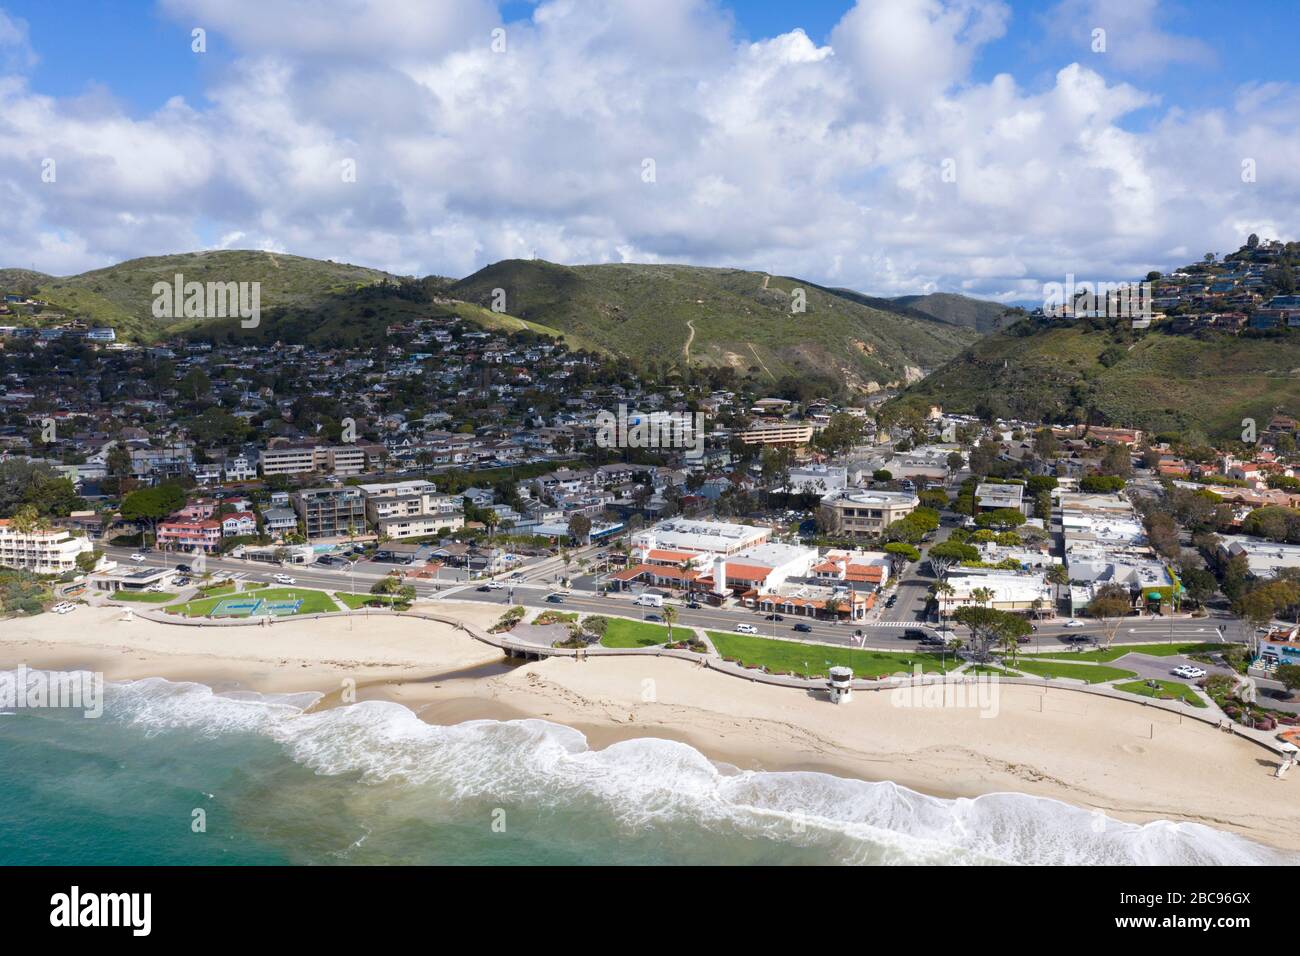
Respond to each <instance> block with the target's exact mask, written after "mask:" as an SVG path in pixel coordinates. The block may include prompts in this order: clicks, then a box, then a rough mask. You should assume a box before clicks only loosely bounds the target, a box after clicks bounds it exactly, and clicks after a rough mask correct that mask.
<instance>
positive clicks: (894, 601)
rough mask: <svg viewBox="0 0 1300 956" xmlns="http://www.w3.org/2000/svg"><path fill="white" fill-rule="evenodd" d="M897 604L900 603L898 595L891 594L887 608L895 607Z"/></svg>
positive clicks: (886, 602) (886, 604)
mask: <svg viewBox="0 0 1300 956" xmlns="http://www.w3.org/2000/svg"><path fill="white" fill-rule="evenodd" d="M897 603H898V595H897V594H891V595H889V597H888V598H887V599H886V601H885V607H893V606H894V605H895V604H897Z"/></svg>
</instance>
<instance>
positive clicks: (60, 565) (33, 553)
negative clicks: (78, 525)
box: [0, 518, 94, 574]
mask: <svg viewBox="0 0 1300 956" xmlns="http://www.w3.org/2000/svg"><path fill="white" fill-rule="evenodd" d="M93 550H94V546H93V545H91V543H90V540H89V539H88V538H84V537H78V536H77V535H74V534H73V533H72V532H71V531H69V530H68V529H67V528H46V529H43V530H37V531H18V530H17V529H15V528H14V527H13V522H12V521H11V520H9V519H7V518H0V565H3V566H4V567H6V568H18V569H20V570H23V571H32V572H34V573H36V574H63V573H64V572H65V571H75V570H77V555H79V554H82V553H84V552H87V551H93Z"/></svg>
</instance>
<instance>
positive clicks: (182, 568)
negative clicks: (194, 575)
mask: <svg viewBox="0 0 1300 956" xmlns="http://www.w3.org/2000/svg"><path fill="white" fill-rule="evenodd" d="M176 570H177V571H183V572H185V573H186V574H189V573H190V571H192V570H193V568H191V567H190V566H189V565H188V564H178V565H176Z"/></svg>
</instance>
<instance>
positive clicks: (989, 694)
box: [890, 664, 1000, 717]
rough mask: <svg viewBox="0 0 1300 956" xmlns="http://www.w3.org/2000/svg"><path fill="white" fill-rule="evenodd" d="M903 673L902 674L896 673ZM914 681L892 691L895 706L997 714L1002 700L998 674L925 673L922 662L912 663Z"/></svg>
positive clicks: (993, 715)
mask: <svg viewBox="0 0 1300 956" xmlns="http://www.w3.org/2000/svg"><path fill="white" fill-rule="evenodd" d="M895 676H899V675H895ZM901 676H902V677H903V678H904V679H907V678H908V677H909V676H910V682H909V683H907V684H905V685H902V686H899V687H895V688H894V689H893V691H891V692H890V703H891V704H893V705H894V706H895V707H908V708H915V709H917V710H945V709H946V710H954V709H957V710H978V711H979V714H980V717H996V716H997V715H998V712H999V710H1000V707H999V702H998V694H999V692H998V683H999V682H998V677H997V675H996V674H981V675H978V676H976V677H958V678H956V679H950V678H948V677H947V676H938V677H932V676H930V675H927V674H925V673H923V672H922V669H921V665H920V664H914V665H912V674H911V675H907V674H903V675H901Z"/></svg>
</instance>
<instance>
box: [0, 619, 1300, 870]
mask: <svg viewBox="0 0 1300 956" xmlns="http://www.w3.org/2000/svg"><path fill="white" fill-rule="evenodd" d="M437 612H438V613H440V614H444V615H449V616H455V617H458V618H460V619H462V620H465V621H467V622H469V623H473V624H477V625H478V626H480V627H485V626H487V625H489V624H490V623H492V622H493V621H494V620H495V619H496V617H497V616H498V613H499V612H498V610H497V609H494V608H488V607H484V606H480V605H474V604H469V603H465V604H453V603H443V604H439V605H438V606H437ZM123 616H124V615H123V612H122V610H121V609H119V608H89V607H81V608H78V610H77V611H76V612H74V613H72V614H68V615H64V616H59V615H54V614H46V615H41V616H39V617H35V618H28V619H22V620H14V621H4V622H3V623H0V668H5V669H8V668H12V667H15V666H17V665H19V664H26V665H28V666H30V667H43V668H50V669H71V668H86V669H90V670H96V671H102V672H103V673H104V675H105V677H106V678H107V679H108V680H115V681H120V680H133V679H140V678H144V677H164V678H167V679H169V680H177V681H179V680H189V681H198V682H201V683H204V684H208V685H209V686H211V687H213V688H214V689H216V690H218V691H230V690H235V689H244V690H255V691H260V692H263V693H285V692H299V691H317V692H320V693H321V694H324V695H326V696H325V697H324V699H323V700H322V702H321V703H320V704H319V705H318V706H329V705H331V704H334V703H337V702H339V699H340V694H341V691H342V689H343V688H345V687H347V686H349V685H355V687H356V688H357V696H358V698H360V699H367V698H382V699H387V700H393V701H397V702H401V703H403V704H405V705H407V706H410V707H411V708H412V709H414V710H415V711H416V712H417V713H418V714H419V715H420V716H421V717H422V718H423V719H425V720H427V721H430V722H433V723H439V724H451V723H458V722H460V721H464V720H469V719H478V718H495V719H503V720H507V719H514V718H519V717H541V718H545V719H547V720H552V721H555V722H557V723H563V724H567V725H569V726H571V727H575V728H577V729H579V730H581V731H582V732H584V733H585V734H586V735H587V737H588V740H589V741H590V744H591V746H592V747H593V748H602V747H605V746H608V745H609V744H610V743H613V742H615V741H617V740H621V739H626V738H632V737H645V736H655V737H665V738H670V739H675V740H680V741H684V742H687V743H690V744H691V745H693V746H695V747H696V748H697V749H699V750H700V751H702V752H703V753H705V754H706V755H708V756H709V757H711V758H713V759H714V760H718V761H723V762H726V763H730V764H734V765H736V766H739V767H742V768H746V769H765V770H794V769H800V770H820V771H824V772H828V773H833V774H837V775H840V776H847V777H857V778H861V779H866V780H892V781H894V782H896V783H899V784H902V785H904V786H907V787H910V788H912V789H915V790H919V791H922V792H924V793H929V794H933V795H937V796H948V797H953V796H957V797H971V796H976V795H979V794H984V793H994V792H1003V791H1015V792H1022V793H1028V794H1032V795H1035V796H1042V797H1051V798H1055V799H1059V800H1063V801H1065V802H1068V803H1071V804H1074V805H1076V806H1081V807H1085V808H1088V809H1097V810H1101V811H1103V812H1105V813H1106V814H1108V815H1109V816H1112V817H1115V818H1117V819H1121V820H1127V821H1131V822H1146V821H1151V820H1157V819H1168V820H1179V821H1194V822H1199V823H1204V824H1206V825H1208V826H1212V827H1216V828H1218V829H1223V830H1229V831H1232V832H1236V833H1239V834H1241V835H1243V836H1245V837H1247V838H1249V839H1252V840H1256V841H1258V842H1260V843H1265V844H1268V845H1272V846H1276V847H1280V848H1283V849H1287V850H1292V851H1300V807H1298V806H1297V800H1296V796H1297V794H1300V790H1298V789H1297V788H1298V787H1300V784H1297V783H1296V778H1295V777H1294V776H1291V777H1288V778H1287V779H1284V780H1277V779H1275V778H1274V777H1273V776H1272V772H1273V769H1274V767H1275V766H1276V760H1275V758H1273V757H1272V755H1271V754H1269V753H1268V752H1267V751H1266V750H1264V749H1263V748H1261V747H1259V746H1257V745H1255V744H1253V743H1250V742H1248V741H1245V740H1242V739H1240V738H1238V737H1235V736H1233V735H1230V734H1227V733H1223V732H1221V731H1218V730H1216V729H1214V728H1213V727H1212V726H1208V725H1205V724H1203V723H1201V722H1200V721H1195V720H1191V719H1183V718H1180V717H1179V716H1178V715H1177V714H1169V713H1165V712H1161V711H1158V710H1156V709H1154V708H1149V707H1143V706H1141V705H1140V704H1139V703H1137V702H1136V700H1135V702H1134V703H1132V704H1130V703H1127V702H1125V701H1119V700H1109V699H1105V698H1101V697H1097V696H1093V695H1086V694H1081V693H1077V692H1074V691H1070V690H1067V689H1064V688H1046V687H1043V688H1039V687H1026V686H1010V685H1007V686H1001V687H999V688H998V689H997V698H996V704H997V712H996V716H992V717H984V716H981V710H980V709H979V708H976V707H953V706H946V707H944V706H925V705H924V704H926V703H928V702H924V701H920V700H911V701H907V700H900V698H899V695H897V694H896V693H895V692H894V691H892V690H884V691H872V692H858V693H856V694H855V697H854V700H853V701H852V703H850V704H848V705H845V706H842V707H836V706H833V705H831V704H829V703H828V702H827V701H826V700H825V698H824V697H820V696H816V695H812V694H809V693H805V692H802V691H797V690H791V689H786V688H777V687H770V686H766V685H761V684H755V683H750V682H747V681H744V680H741V679H738V678H735V677H730V676H727V675H724V674H720V673H717V672H715V671H710V670H707V669H704V668H701V667H699V666H698V665H695V664H692V663H689V662H685V661H679V660H673V659H670V658H654V657H619V658H592V659H590V660H588V661H585V662H575V661H572V660H569V659H552V660H547V661H541V662H533V663H528V664H524V665H519V666H514V667H504V666H500V662H501V660H502V658H501V654H500V652H499V651H497V650H496V649H495V648H492V647H490V646H488V645H486V644H483V643H480V642H478V641H476V640H474V639H473V638H471V637H469V636H468V635H467V634H465V633H464V632H461V631H458V630H456V629H455V628H453V627H451V626H448V625H442V624H438V623H435V622H430V621H422V620H417V619H413V618H400V617H386V616H374V617H369V618H363V617H356V618H352V619H351V620H350V621H349V620H348V619H327V620H315V621H302V622H294V621H289V620H282V621H279V622H277V623H276V624H275V625H274V626H272V627H269V628H262V627H221V628H217V627H202V628H199V627H183V626H176V625H168V624H159V623H154V622H150V621H144V620H141V619H139V618H138V617H137V618H136V619H135V620H133V621H129V622H128V621H124V620H123V619H122V618H123ZM909 703H910V706H909V705H907V704H909Z"/></svg>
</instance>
